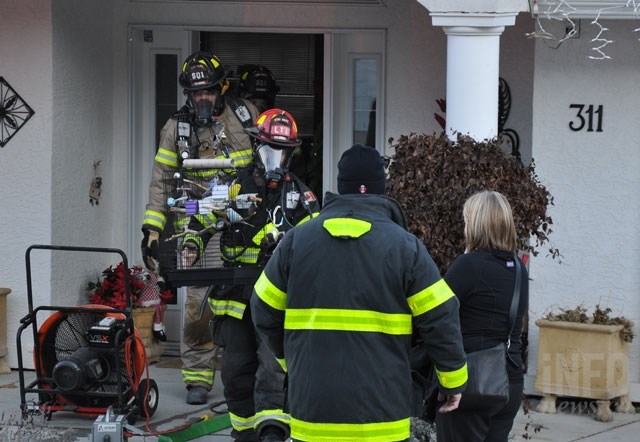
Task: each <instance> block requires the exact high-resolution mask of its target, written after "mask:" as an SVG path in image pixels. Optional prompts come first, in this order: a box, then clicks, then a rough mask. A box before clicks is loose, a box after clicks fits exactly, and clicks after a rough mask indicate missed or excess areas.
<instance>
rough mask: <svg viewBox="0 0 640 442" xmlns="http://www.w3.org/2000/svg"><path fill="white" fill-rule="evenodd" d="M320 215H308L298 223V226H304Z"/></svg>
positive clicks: (315, 213)
mask: <svg viewBox="0 0 640 442" xmlns="http://www.w3.org/2000/svg"><path fill="white" fill-rule="evenodd" d="M318 215H320V212H313V213H312V214H311V215H307V216H305V217H304V218H302V219H301V220H300V221H298V224H296V226H299V225H300V224H304V223H306V222H307V221H309V220H310V219H312V218H315V217H316V216H318Z"/></svg>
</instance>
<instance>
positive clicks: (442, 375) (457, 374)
mask: <svg viewBox="0 0 640 442" xmlns="http://www.w3.org/2000/svg"><path fill="white" fill-rule="evenodd" d="M436 375H437V376H438V380H439V381H440V384H441V385H442V386H443V387H444V388H458V387H460V386H461V385H462V384H464V383H465V382H467V379H468V378H469V375H468V373H467V364H466V363H465V364H464V365H463V366H462V367H461V368H459V369H457V370H454V371H440V370H438V369H437V368H436ZM463 394H464V393H463Z"/></svg>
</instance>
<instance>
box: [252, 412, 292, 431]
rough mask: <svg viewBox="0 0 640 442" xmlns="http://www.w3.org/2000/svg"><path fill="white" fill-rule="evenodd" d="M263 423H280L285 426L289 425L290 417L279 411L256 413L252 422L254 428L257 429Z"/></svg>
mask: <svg viewBox="0 0 640 442" xmlns="http://www.w3.org/2000/svg"><path fill="white" fill-rule="evenodd" d="M264 421H280V422H282V423H284V424H286V425H289V422H290V421H291V416H289V415H288V414H287V413H285V412H284V411H282V410H280V409H274V410H262V411H259V412H257V413H256V415H255V420H254V424H253V426H254V428H257V427H258V425H260V424H261V423H262V422H264Z"/></svg>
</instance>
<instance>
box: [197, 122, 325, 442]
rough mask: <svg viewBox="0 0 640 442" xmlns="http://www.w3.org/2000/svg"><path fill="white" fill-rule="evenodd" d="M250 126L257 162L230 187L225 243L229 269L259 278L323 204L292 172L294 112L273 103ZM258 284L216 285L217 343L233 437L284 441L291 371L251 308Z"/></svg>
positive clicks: (213, 305) (295, 141)
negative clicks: (261, 332) (251, 271)
mask: <svg viewBox="0 0 640 442" xmlns="http://www.w3.org/2000/svg"><path fill="white" fill-rule="evenodd" d="M247 132H248V133H249V135H250V136H251V137H252V139H253V140H254V147H255V154H254V163H253V164H252V165H251V166H250V167H248V168H245V169H244V170H242V171H241V172H240V173H239V174H238V177H237V179H236V180H235V181H234V182H232V184H231V186H230V193H232V194H233V195H232V196H233V199H234V200H235V203H234V204H233V205H232V207H231V210H232V211H231V212H230V213H229V216H228V218H229V220H231V224H230V226H229V227H228V228H226V229H225V230H224V231H223V232H222V234H221V237H220V248H221V253H222V259H223V260H225V262H226V265H227V266H228V267H244V268H247V267H254V268H256V278H257V276H258V275H259V273H260V269H262V268H263V266H264V264H265V263H266V262H268V260H269V259H270V256H271V254H272V253H273V250H274V249H275V247H276V245H277V244H278V241H279V240H280V239H281V238H282V237H283V236H285V232H286V231H288V230H289V229H291V228H292V227H293V226H295V225H300V224H301V223H304V222H306V221H307V220H309V219H311V218H312V217H313V216H315V215H317V214H318V212H319V211H320V205H319V203H318V201H317V198H316V196H315V195H314V194H313V192H312V191H311V189H309V187H307V186H306V185H305V184H304V183H302V182H301V181H300V180H299V179H298V178H297V177H296V176H295V175H293V174H292V173H290V172H288V165H289V161H290V160H291V155H292V153H293V149H294V148H295V147H296V146H298V145H299V144H300V139H299V138H298V130H297V126H296V122H295V120H294V118H293V116H292V115H291V114H290V113H289V112H287V111H284V110H281V109H269V110H267V111H265V112H263V113H262V114H260V115H259V116H258V118H257V120H256V126H255V127H253V128H250V129H248V130H247ZM231 199H232V198H231V197H230V200H231ZM203 240H205V241H206V240H207V238H206V236H205V237H204V238H203ZM254 282H255V279H253V280H252V281H251V283H248V284H241V285H233V286H226V285H220V286H214V287H213V289H212V291H211V294H210V297H209V305H210V306H211V310H212V311H213V314H214V321H213V341H214V342H215V344H217V345H219V346H221V347H223V349H224V350H223V353H222V371H221V376H222V382H223V384H224V394H225V399H226V400H227V407H228V409H229V416H230V418H231V424H232V426H233V430H232V432H231V436H232V437H233V438H234V439H235V440H239V441H257V440H259V441H261V442H278V441H284V440H286V439H287V438H288V437H289V415H288V414H287V413H285V412H284V411H283V403H284V371H283V370H282V368H281V367H280V366H279V365H278V363H277V362H276V360H275V359H274V358H273V356H272V355H271V353H270V352H269V350H268V349H267V348H266V347H265V345H264V344H263V343H262V342H261V341H260V340H259V339H258V337H257V335H256V333H255V329H254V327H253V323H252V320H251V314H250V313H251V312H250V309H249V308H248V305H249V299H250V297H251V295H252V289H253V284H254Z"/></svg>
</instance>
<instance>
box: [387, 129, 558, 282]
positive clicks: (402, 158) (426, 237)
mask: <svg viewBox="0 0 640 442" xmlns="http://www.w3.org/2000/svg"><path fill="white" fill-rule="evenodd" d="M389 143H390V145H391V147H392V148H394V149H395V154H394V155H393V157H391V158H390V160H391V163H390V166H389V179H388V181H387V192H388V194H389V196H391V197H392V198H395V199H396V200H398V202H399V203H400V205H401V206H402V208H403V210H404V211H405V214H406V216H407V223H408V228H409V230H410V231H411V232H412V233H414V234H415V235H416V236H418V237H419V238H420V239H421V240H422V241H423V242H424V244H425V245H426V246H427V249H428V250H429V252H430V254H431V256H432V257H433V259H434V261H435V263H436V264H437V265H438V268H439V269H440V271H441V272H443V273H444V272H445V271H446V269H447V268H448V267H449V265H450V264H451V262H452V261H453V259H454V258H455V257H456V256H457V255H459V254H460V253H462V252H463V251H464V249H465V245H464V221H463V219H462V206H463V204H464V201H465V200H466V199H467V198H468V197H469V196H471V195H472V194H474V193H476V192H478V191H481V190H495V191H498V192H500V193H502V194H503V195H505V196H506V197H507V199H508V200H509V202H510V204H511V207H512V209H513V216H514V220H515V224H516V229H517V232H518V237H519V247H520V249H521V250H523V251H526V252H529V253H531V254H533V255H534V256H537V254H538V250H539V249H540V248H541V247H542V246H544V245H545V244H546V243H548V241H549V234H550V233H551V232H552V230H551V225H552V220H551V217H550V216H548V215H547V207H548V206H549V205H553V197H552V196H551V195H550V193H549V192H548V191H547V189H546V188H545V187H544V186H543V185H542V184H541V183H540V181H539V179H538V176H537V175H536V173H535V164H534V162H533V160H532V161H531V164H530V165H528V166H525V165H523V164H522V162H521V161H520V159H519V158H517V157H515V156H511V155H505V154H504V153H503V151H502V150H501V149H500V147H499V145H498V144H497V143H496V141H484V142H477V141H475V140H473V139H471V138H469V137H464V136H458V140H457V142H455V143H454V142H452V141H451V140H449V138H448V137H447V136H446V135H445V134H444V133H443V134H441V135H439V136H437V135H435V134H433V135H426V134H421V135H420V134H410V135H408V136H407V135H403V136H401V137H400V139H399V140H398V141H397V143H395V144H394V140H393V139H390V140H389ZM531 237H533V239H534V241H533V243H532V242H531V241H530V239H531ZM549 253H550V254H551V256H552V257H554V258H555V257H556V256H559V252H558V250H557V249H554V248H549Z"/></svg>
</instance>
